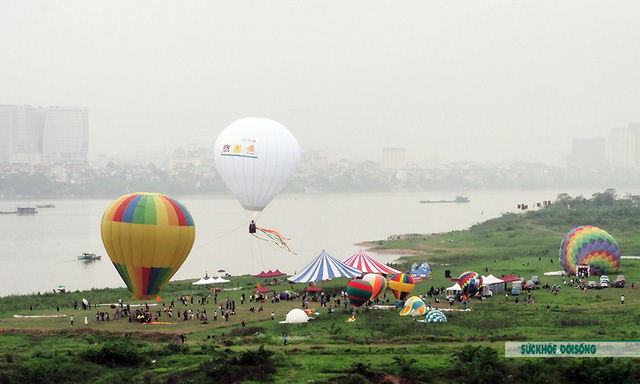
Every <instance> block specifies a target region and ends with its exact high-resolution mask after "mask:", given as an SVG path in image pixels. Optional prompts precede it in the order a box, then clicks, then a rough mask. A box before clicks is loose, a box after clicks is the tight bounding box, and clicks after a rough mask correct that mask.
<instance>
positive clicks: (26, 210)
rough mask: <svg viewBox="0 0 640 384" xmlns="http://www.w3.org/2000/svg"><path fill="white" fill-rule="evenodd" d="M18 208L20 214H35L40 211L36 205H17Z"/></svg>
mask: <svg viewBox="0 0 640 384" xmlns="http://www.w3.org/2000/svg"><path fill="white" fill-rule="evenodd" d="M16 209H17V211H16V213H17V214H18V215H35V214H36V213H38V211H36V207H17V208H16Z"/></svg>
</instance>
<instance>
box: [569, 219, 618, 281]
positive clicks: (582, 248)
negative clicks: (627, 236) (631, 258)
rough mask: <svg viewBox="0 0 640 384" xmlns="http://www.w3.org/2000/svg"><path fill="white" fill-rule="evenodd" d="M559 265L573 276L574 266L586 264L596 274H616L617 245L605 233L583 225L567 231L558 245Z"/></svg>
mask: <svg viewBox="0 0 640 384" xmlns="http://www.w3.org/2000/svg"><path fill="white" fill-rule="evenodd" d="M560 264H561V265H562V267H563V268H564V270H565V271H567V272H570V273H573V274H575V273H576V266H577V265H580V264H586V265H589V266H590V267H592V268H594V269H596V270H597V271H596V272H597V273H601V274H603V273H616V272H618V269H619V268H620V250H619V249H618V243H616V241H615V240H614V238H613V236H611V235H610V234H609V233H608V232H607V231H605V230H603V229H600V228H598V227H593V226H590V225H585V226H581V227H577V228H574V229H572V230H571V231H569V233H567V234H566V235H565V236H564V239H562V243H561V244H560Z"/></svg>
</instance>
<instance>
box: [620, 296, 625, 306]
mask: <svg viewBox="0 0 640 384" xmlns="http://www.w3.org/2000/svg"><path fill="white" fill-rule="evenodd" d="M620 304H624V295H622V296H620Z"/></svg>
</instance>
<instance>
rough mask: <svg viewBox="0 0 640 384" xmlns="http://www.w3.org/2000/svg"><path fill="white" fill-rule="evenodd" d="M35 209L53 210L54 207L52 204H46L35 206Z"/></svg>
mask: <svg viewBox="0 0 640 384" xmlns="http://www.w3.org/2000/svg"><path fill="white" fill-rule="evenodd" d="M36 207H38V208H55V207H56V206H55V205H54V204H51V203H47V204H36Z"/></svg>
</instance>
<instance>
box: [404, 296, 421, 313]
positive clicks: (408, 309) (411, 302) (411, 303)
mask: <svg viewBox="0 0 640 384" xmlns="http://www.w3.org/2000/svg"><path fill="white" fill-rule="evenodd" d="M425 313H427V306H426V305H425V304H424V301H422V299H421V298H419V297H418V296H411V297H410V298H408V299H407V301H405V302H404V307H402V311H401V312H400V316H420V315H424V314H425Z"/></svg>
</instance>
